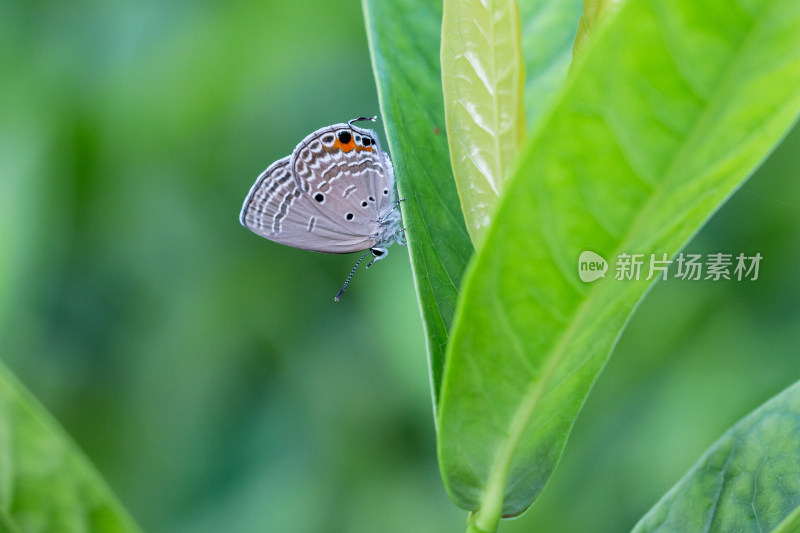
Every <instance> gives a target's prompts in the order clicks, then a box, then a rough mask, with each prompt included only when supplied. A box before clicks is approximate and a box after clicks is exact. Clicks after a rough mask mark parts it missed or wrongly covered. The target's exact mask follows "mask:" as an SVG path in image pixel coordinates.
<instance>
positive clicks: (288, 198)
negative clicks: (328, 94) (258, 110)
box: [239, 117, 405, 301]
mask: <svg viewBox="0 0 800 533" xmlns="http://www.w3.org/2000/svg"><path fill="white" fill-rule="evenodd" d="M376 119H377V117H372V118H364V117H359V118H355V119H352V120H350V121H348V122H347V123H340V124H333V125H332V126H326V127H324V128H320V129H318V130H317V131H315V132H314V133H312V134H311V135H309V136H307V137H306V138H305V139H303V140H302V141H301V142H300V144H298V145H297V147H296V148H295V149H294V151H293V152H292V155H290V156H286V157H284V158H283V159H279V160H278V161H276V162H274V163H272V164H271V165H270V166H269V167H267V169H266V170H265V171H264V172H262V173H261V174H260V175H259V176H258V178H257V179H256V182H255V184H254V185H253V187H252V188H251V189H250V193H249V194H248V195H247V197H246V198H245V200H244V205H243V206H242V212H241V214H240V215H239V221H240V222H241V223H242V225H243V226H244V227H245V228H247V229H249V230H250V231H252V232H253V233H255V234H257V235H260V236H262V237H264V238H266V239H269V240H271V241H274V242H277V243H280V244H285V245H288V246H293V247H295V248H302V249H303V250H311V251H313V252H325V253H331V254H346V253H351V252H359V251H364V254H363V255H362V256H361V257H360V258H359V260H358V261H357V262H356V264H355V266H354V267H353V269H352V270H351V271H350V274H349V275H348V276H347V279H346V281H345V282H344V285H343V286H342V288H341V290H340V291H339V293H338V294H337V295H336V297H335V298H334V300H336V301H339V298H341V296H342V294H344V291H345V289H347V286H348V284H349V283H350V280H351V279H352V277H353V274H355V271H356V269H357V268H358V266H359V265H360V264H361V261H362V260H363V259H364V257H366V256H367V254H369V253H371V254H372V256H373V259H372V261H370V262H369V264H367V268H369V267H370V266H372V264H373V263H375V261H378V260H380V259H383V258H384V257H386V255H387V254H388V250H387V248H388V246H390V245H391V244H392V243H394V242H397V243H398V244H400V245H403V246H404V245H405V233H404V232H405V230H404V228H402V227H401V216H400V212H399V210H398V206H399V204H400V201H398V200H396V195H395V183H394V169H393V168H392V162H391V160H390V159H389V155H388V154H387V153H386V152H384V151H383V150H381V147H380V143H379V142H378V139H377V136H376V135H375V133H374V132H373V131H371V130H368V129H363V128H359V127H357V126H355V125H354V123H355V122H359V121H363V120H370V121H373V122H374V121H375V120H376Z"/></svg>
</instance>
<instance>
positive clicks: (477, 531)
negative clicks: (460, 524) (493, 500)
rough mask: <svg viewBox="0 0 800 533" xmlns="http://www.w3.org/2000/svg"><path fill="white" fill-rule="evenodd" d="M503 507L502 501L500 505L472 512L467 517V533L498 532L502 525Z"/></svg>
mask: <svg viewBox="0 0 800 533" xmlns="http://www.w3.org/2000/svg"><path fill="white" fill-rule="evenodd" d="M501 507H502V502H501V504H500V505H499V506H497V505H494V506H491V507H483V508H481V509H478V510H477V511H473V512H471V513H470V514H469V518H467V533H496V531H497V527H498V526H499V525H500V509H501Z"/></svg>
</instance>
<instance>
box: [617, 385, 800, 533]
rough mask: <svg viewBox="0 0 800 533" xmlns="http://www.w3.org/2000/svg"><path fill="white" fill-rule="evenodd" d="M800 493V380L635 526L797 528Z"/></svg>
mask: <svg viewBox="0 0 800 533" xmlns="http://www.w3.org/2000/svg"><path fill="white" fill-rule="evenodd" d="M798 494H800V382H798V383H795V384H794V385H792V386H791V387H789V388H788V389H786V390H785V391H783V392H782V393H780V394H779V395H777V396H775V397H774V398H772V399H771V400H770V401H768V402H767V403H765V404H764V405H762V406H761V407H759V408H758V409H756V410H755V411H753V412H752V413H750V414H749V415H748V416H747V417H746V418H744V419H743V420H741V421H740V422H739V423H738V424H736V425H735V426H733V427H732V428H731V429H730V430H729V431H728V432H727V433H725V435H723V436H722V437H721V438H720V439H719V440H718V441H717V442H715V443H714V445H713V446H711V448H709V450H708V451H707V452H706V453H705V454H704V455H703V457H702V458H700V460H699V461H698V462H697V464H696V465H695V466H694V467H693V468H692V469H691V470H690V471H689V472H688V473H687V474H686V476H684V478H683V479H681V480H680V481H679V482H678V483H677V484H676V485H675V486H674V487H672V489H670V491H669V492H667V494H666V495H664V497H663V498H662V499H661V500H660V501H659V502H658V503H657V504H656V505H655V506H654V507H653V508H652V509H651V510H650V511H649V512H648V513H647V514H646V515H645V516H644V517H643V518H642V520H641V521H640V522H639V523H638V524H637V525H636V527H635V528H634V529H633V531H634V533H646V532H660V533H668V532H669V533H672V532H677V531H680V532H681V533H693V532H695V531H696V532H709V533H713V532H720V533H722V532H727V531H754V532H755V531H783V532H789V531H792V530H793V528H795V529H794V530H796V527H797V524H798V509H800V507H798V504H800V498H799V497H798Z"/></svg>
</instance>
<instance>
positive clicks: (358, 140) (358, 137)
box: [356, 135, 361, 143]
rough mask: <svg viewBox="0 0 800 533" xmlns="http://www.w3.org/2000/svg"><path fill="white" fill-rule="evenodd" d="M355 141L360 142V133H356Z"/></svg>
mask: <svg viewBox="0 0 800 533" xmlns="http://www.w3.org/2000/svg"><path fill="white" fill-rule="evenodd" d="M356 142H357V143H360V142H361V135H356Z"/></svg>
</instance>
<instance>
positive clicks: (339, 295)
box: [333, 250, 369, 302]
mask: <svg viewBox="0 0 800 533" xmlns="http://www.w3.org/2000/svg"><path fill="white" fill-rule="evenodd" d="M368 253H369V250H367V251H366V252H364V255H362V256H361V257H359V258H358V261H356V264H355V266H354V267H353V270H351V271H350V274H348V275H347V279H346V280H344V285H342V288H341V289H339V292H338V293H336V297H335V298H334V299H333V301H334V302H338V301H339V298H341V297H342V294H344V291H345V290H347V286H348V285H350V280H351V279H353V274H355V273H356V269H357V268H358V265H360V264H361V261H363V260H364V258H365V257H367V254H368Z"/></svg>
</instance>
